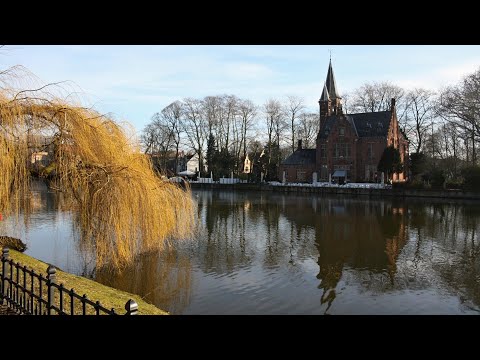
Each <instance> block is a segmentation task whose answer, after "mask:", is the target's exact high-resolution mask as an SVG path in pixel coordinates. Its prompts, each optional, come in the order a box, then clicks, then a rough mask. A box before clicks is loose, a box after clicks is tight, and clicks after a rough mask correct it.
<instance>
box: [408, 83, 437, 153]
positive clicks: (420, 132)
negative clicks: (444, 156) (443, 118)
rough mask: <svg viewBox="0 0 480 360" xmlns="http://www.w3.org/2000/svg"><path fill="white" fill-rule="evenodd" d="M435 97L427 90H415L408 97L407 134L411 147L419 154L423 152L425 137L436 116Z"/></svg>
mask: <svg viewBox="0 0 480 360" xmlns="http://www.w3.org/2000/svg"><path fill="white" fill-rule="evenodd" d="M434 95H435V93H434V92H432V91H430V90H426V89H414V90H412V91H409V92H408V93H407V95H406V111H405V124H406V132H407V136H408V138H409V140H410V145H411V146H412V147H413V148H414V150H415V152H417V153H419V152H420V151H422V146H423V142H424V139H425V135H426V133H427V131H428V128H429V126H430V124H431V122H432V120H433V119H434V116H435V113H434V109H435V105H434V101H433V97H434Z"/></svg>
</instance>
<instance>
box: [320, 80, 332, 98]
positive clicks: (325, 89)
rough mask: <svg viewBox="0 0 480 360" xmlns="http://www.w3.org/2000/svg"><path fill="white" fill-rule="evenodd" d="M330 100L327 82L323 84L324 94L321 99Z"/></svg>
mask: <svg viewBox="0 0 480 360" xmlns="http://www.w3.org/2000/svg"><path fill="white" fill-rule="evenodd" d="M328 100H330V95H329V94H328V89H327V84H326V83H324V84H323V91H322V96H320V101H328Z"/></svg>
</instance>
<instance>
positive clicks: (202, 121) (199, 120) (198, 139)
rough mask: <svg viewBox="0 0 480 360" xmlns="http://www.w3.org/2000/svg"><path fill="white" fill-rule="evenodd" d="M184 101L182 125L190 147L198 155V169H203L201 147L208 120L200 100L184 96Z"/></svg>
mask: <svg viewBox="0 0 480 360" xmlns="http://www.w3.org/2000/svg"><path fill="white" fill-rule="evenodd" d="M183 103H184V107H183V108H184V112H183V114H184V121H183V127H184V131H185V133H186V135H187V139H188V141H189V144H190V146H191V148H192V149H193V150H194V151H195V153H196V154H197V155H198V162H199V169H200V171H203V149H204V145H205V140H206V137H207V136H208V134H207V130H208V122H207V120H206V118H205V116H204V113H203V111H202V110H203V109H202V102H201V101H200V100H197V99H192V98H186V99H184V100H183Z"/></svg>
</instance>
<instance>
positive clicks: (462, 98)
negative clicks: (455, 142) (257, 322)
mask: <svg viewBox="0 0 480 360" xmlns="http://www.w3.org/2000/svg"><path fill="white" fill-rule="evenodd" d="M437 110H438V113H439V114H440V115H441V116H442V117H443V118H444V119H446V120H447V121H449V122H452V123H453V124H455V125H456V126H457V127H458V128H459V129H461V130H463V131H464V132H465V133H466V134H468V138H467V139H465V141H466V142H465V146H466V149H467V158H468V153H469V150H470V154H471V161H472V163H473V164H475V163H476V150H475V149H476V146H475V143H476V141H477V138H478V137H479V136H480V69H479V70H477V71H476V72H474V73H473V74H470V75H468V76H466V77H465V78H464V79H463V80H462V81H461V82H460V83H459V84H458V85H456V86H450V87H447V88H446V89H444V90H443V91H442V92H441V95H440V98H439V102H438V107H437ZM470 146H471V147H470ZM469 148H470V149H469ZM467 161H468V160H467Z"/></svg>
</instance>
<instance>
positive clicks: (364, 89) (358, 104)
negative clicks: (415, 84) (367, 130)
mask: <svg viewBox="0 0 480 360" xmlns="http://www.w3.org/2000/svg"><path fill="white" fill-rule="evenodd" d="M404 94H405V91H404V90H403V89H402V88H401V87H399V86H396V85H393V84H392V83H390V82H388V81H384V82H373V83H365V84H363V85H362V86H361V87H359V88H358V89H356V90H354V91H353V93H352V95H351V100H350V101H351V107H352V111H355V112H376V111H387V110H390V104H391V99H392V98H395V99H396V103H397V107H398V105H399V104H400V103H401V101H402V100H403V97H404Z"/></svg>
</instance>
